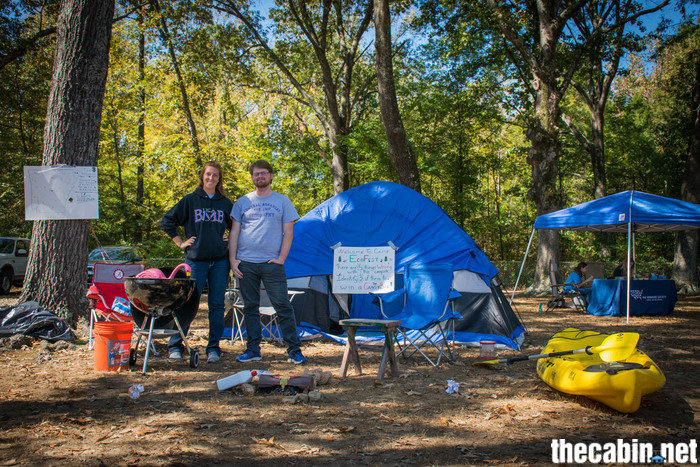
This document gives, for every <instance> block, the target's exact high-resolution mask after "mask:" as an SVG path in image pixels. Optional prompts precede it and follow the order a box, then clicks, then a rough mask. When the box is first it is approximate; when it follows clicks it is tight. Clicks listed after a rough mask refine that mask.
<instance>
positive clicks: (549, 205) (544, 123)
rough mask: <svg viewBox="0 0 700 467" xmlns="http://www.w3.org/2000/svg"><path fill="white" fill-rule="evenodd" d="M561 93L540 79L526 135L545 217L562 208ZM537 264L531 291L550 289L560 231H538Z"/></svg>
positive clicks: (538, 204)
mask: <svg viewBox="0 0 700 467" xmlns="http://www.w3.org/2000/svg"><path fill="white" fill-rule="evenodd" d="M559 100H560V98H559V96H558V94H557V93H556V91H554V89H553V88H552V87H550V86H549V85H548V84H547V83H545V82H543V81H539V83H538V86H537V96H536V101H535V118H534V119H533V120H532V121H531V123H530V125H529V127H528V129H527V131H526V136H527V138H528V139H529V140H530V143H531V146H530V149H529V151H528V155H527V162H528V164H530V165H531V166H532V180H533V185H532V190H531V192H530V197H532V199H533V201H534V202H535V206H536V207H537V215H538V216H541V215H544V214H548V213H550V212H552V211H556V210H559V209H561V199H560V196H559V194H558V192H557V174H558V172H559V171H558V168H557V161H558V160H559V156H560V155H561V143H560V141H559V130H558V128H557V126H556V122H557V120H558V118H559ZM537 239H538V241H537V265H536V267H535V277H534V280H533V283H532V286H531V287H530V289H529V291H530V292H532V293H544V292H549V291H550V290H551V289H550V288H549V287H550V285H549V263H550V261H552V260H553V261H555V262H556V263H557V264H558V263H559V231H557V230H540V231H538V233H537Z"/></svg>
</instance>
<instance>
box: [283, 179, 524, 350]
mask: <svg viewBox="0 0 700 467" xmlns="http://www.w3.org/2000/svg"><path fill="white" fill-rule="evenodd" d="M387 244H388V245H394V246H395V247H396V248H397V249H396V256H395V274H396V281H395V283H396V284H397V287H400V286H401V284H402V278H401V277H402V273H403V269H404V266H405V265H407V264H409V263H417V262H420V263H449V264H452V265H453V269H454V283H453V284H454V287H455V289H457V290H458V291H459V292H460V293H461V294H462V297H461V298H460V299H458V300H457V302H456V307H457V309H458V311H459V312H460V313H461V314H462V319H461V320H459V321H457V323H456V328H455V340H456V341H457V342H462V343H478V342H479V341H480V340H482V339H483V340H486V339H488V340H495V341H497V342H498V343H500V344H503V345H505V346H508V347H510V348H513V349H518V348H519V347H520V343H521V342H522V339H523V334H524V332H525V330H524V328H523V326H522V324H521V323H520V321H519V320H518V318H517V317H516V315H515V313H514V312H513V310H512V308H511V307H510V305H509V304H508V303H507V300H506V299H505V297H504V296H503V293H502V291H501V290H500V287H498V285H496V284H495V281H494V280H493V279H494V277H495V276H496V274H497V273H498V269H497V268H496V267H495V266H494V265H493V264H492V263H491V262H490V261H489V260H488V258H487V257H486V255H485V254H484V252H483V251H481V249H480V248H479V247H478V246H477V244H476V243H475V242H474V240H472V239H471V237H469V235H467V233H466V232H465V231H464V230H462V229H461V228H460V227H459V226H458V225H457V224H456V223H455V222H454V221H453V220H452V219H451V218H450V217H449V216H448V215H447V213H445V211H443V210H442V209H441V208H440V207H439V206H438V205H437V204H435V203H434V202H433V201H431V200H430V199H428V198H427V197H425V196H423V195H422V194H420V193H418V192H416V191H415V190H412V189H410V188H408V187H405V186H403V185H399V184H396V183H391V182H372V183H367V184H364V185H361V186H359V187H355V188H352V189H350V190H347V191H345V192H343V193H340V194H338V195H336V196H334V197H332V198H330V199H328V200H327V201H325V202H323V203H321V204H320V205H318V206H317V207H315V208H314V209H312V210H311V211H310V212H309V213H307V214H306V215H305V216H303V217H302V218H301V219H300V220H299V221H298V222H297V223H296V224H295V226H294V240H293V242H292V248H291V250H290V252H289V256H288V257H287V261H286V262H285V268H286V271H287V277H288V279H289V284H290V288H291V289H295V288H301V289H303V290H304V292H305V293H304V294H301V295H298V296H296V297H295V298H294V300H293V304H294V308H295V311H296V313H297V321H298V322H299V323H300V324H301V323H309V324H311V325H313V326H314V327H316V328H318V329H320V330H321V331H323V332H324V333H327V332H328V331H329V330H330V329H331V328H332V327H333V325H334V323H337V322H338V321H339V320H340V319H343V318H347V317H350V318H377V319H378V318H381V315H380V311H379V308H378V307H377V306H376V305H374V304H373V303H372V297H371V296H370V295H363V294H356V295H347V294H333V293H332V292H331V290H332V287H331V279H332V274H333V249H332V247H334V246H336V245H342V246H344V247H374V246H386V245H387Z"/></svg>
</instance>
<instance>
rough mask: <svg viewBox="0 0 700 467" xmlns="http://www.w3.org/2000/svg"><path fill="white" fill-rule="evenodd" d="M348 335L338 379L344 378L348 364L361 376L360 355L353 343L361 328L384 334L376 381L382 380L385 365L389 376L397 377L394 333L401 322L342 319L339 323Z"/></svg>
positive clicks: (355, 343) (355, 344)
mask: <svg viewBox="0 0 700 467" xmlns="http://www.w3.org/2000/svg"><path fill="white" fill-rule="evenodd" d="M339 324H340V325H341V326H342V327H343V329H345V331H346V332H347V334H348V340H347V343H346V344H345V353H344V354H343V364H342V365H341V366H340V377H341V378H345V375H346V373H347V371H348V363H349V361H350V360H352V363H353V364H354V365H355V368H356V369H357V374H360V375H361V374H362V367H361V366H360V355H359V353H358V347H357V342H355V333H356V332H357V329H358V328H359V327H362V326H367V327H375V328H379V330H380V331H381V332H382V333H383V334H384V348H383V350H382V360H381V362H380V363H379V372H378V374H377V379H378V380H379V379H382V378H383V377H384V373H386V370H387V364H389V366H390V368H391V376H392V377H396V376H398V375H399V368H398V366H397V364H396V355H395V354H394V331H396V328H397V327H398V326H400V325H401V321H397V320H388V319H360V318H356V319H343V320H340V323H339Z"/></svg>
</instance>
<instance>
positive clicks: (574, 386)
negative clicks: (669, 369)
mask: <svg viewBox="0 0 700 467" xmlns="http://www.w3.org/2000/svg"><path fill="white" fill-rule="evenodd" d="M608 336H609V335H608V334H600V333H597V332H593V331H581V330H579V329H574V328H568V329H565V330H563V331H561V332H558V333H556V334H555V335H554V336H552V338H551V339H550V340H549V342H548V343H547V346H546V347H545V348H544V349H543V350H542V353H551V352H560V351H564V350H574V349H582V348H585V347H587V346H597V345H600V344H601V343H602V342H603V340H605V338H606V337H608ZM537 374H538V375H540V378H542V380H543V381H544V382H545V383H547V384H548V385H550V386H551V387H553V388H554V389H556V390H558V391H561V392H565V393H567V394H575V395H578V396H586V397H590V398H591V399H593V400H596V401H598V402H602V403H603V404H605V405H607V406H609V407H612V408H613V409H615V410H617V411H620V412H625V413H632V412H634V411H636V410H637V409H639V404H640V402H641V399H642V396H644V395H646V394H650V393H652V392H654V391H658V390H659V389H661V388H662V387H663V385H664V384H665V383H666V377H665V376H664V374H663V373H662V372H661V370H660V369H659V367H658V366H657V365H656V363H654V362H653V361H652V360H651V359H650V358H649V357H648V356H647V354H645V353H644V352H642V351H641V350H639V349H636V350H635V351H634V353H633V354H632V355H630V356H629V357H627V358H626V359H625V360H624V361H620V362H604V361H603V360H601V359H600V357H599V355H598V354H593V355H588V354H586V353H581V354H575V355H567V356H564V357H550V358H542V359H540V360H538V361H537Z"/></svg>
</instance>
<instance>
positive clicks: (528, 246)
mask: <svg viewBox="0 0 700 467" xmlns="http://www.w3.org/2000/svg"><path fill="white" fill-rule="evenodd" d="M534 236H535V228H534V227H533V228H532V233H531V234H530V240H529V241H528V242H527V248H526V249H525V256H523V262H522V263H521V264H520V271H518V278H517V279H515V285H514V286H513V293H512V294H511V295H510V306H513V299H514V298H515V291H516V290H518V282H520V275H521V274H522V273H523V268H524V267H525V260H526V259H527V253H528V252H529V251H530V245H531V244H532V238H533V237H534Z"/></svg>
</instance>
